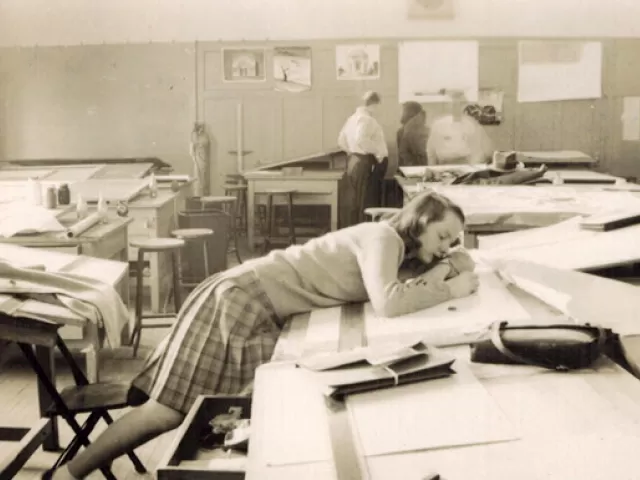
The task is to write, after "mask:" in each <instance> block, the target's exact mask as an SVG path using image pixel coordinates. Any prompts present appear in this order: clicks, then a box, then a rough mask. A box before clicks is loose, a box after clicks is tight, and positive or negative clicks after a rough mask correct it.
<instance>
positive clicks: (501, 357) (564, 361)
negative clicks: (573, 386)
mask: <svg viewBox="0 0 640 480" xmlns="http://www.w3.org/2000/svg"><path fill="white" fill-rule="evenodd" d="M616 338H617V336H616V335H615V334H614V333H613V332H612V331H611V330H610V329H605V328H600V327H592V326H590V325H535V326H514V327H510V326H508V325H507V322H497V323H495V324H493V325H492V326H491V329H490V334H489V335H488V337H487V338H486V339H484V340H482V341H480V342H479V343H476V344H475V345H472V347H471V361H472V362H476V363H498V364H511V365H513V364H521V365H534V366H538V367H543V368H548V369H551V370H565V371H566V370H575V369H579V368H586V367H589V366H590V365H591V364H592V363H593V362H594V361H595V360H596V359H597V358H598V357H600V356H601V355H602V354H603V353H606V351H607V350H608V348H609V347H610V346H611V343H612V342H614V341H615V339H616Z"/></svg>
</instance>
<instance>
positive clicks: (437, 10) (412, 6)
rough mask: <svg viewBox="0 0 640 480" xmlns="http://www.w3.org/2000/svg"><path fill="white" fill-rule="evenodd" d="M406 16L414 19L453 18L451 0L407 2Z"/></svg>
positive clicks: (413, 0)
mask: <svg viewBox="0 0 640 480" xmlns="http://www.w3.org/2000/svg"><path fill="white" fill-rule="evenodd" d="M407 2H408V16H409V18H415V19H421V18H423V19H450V18H453V17H454V14H455V11H454V8H453V0H407Z"/></svg>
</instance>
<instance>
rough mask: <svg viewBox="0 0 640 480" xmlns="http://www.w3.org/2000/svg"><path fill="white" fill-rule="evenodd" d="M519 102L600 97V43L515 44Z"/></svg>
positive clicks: (567, 41) (553, 41)
mask: <svg viewBox="0 0 640 480" xmlns="http://www.w3.org/2000/svg"><path fill="white" fill-rule="evenodd" d="M518 60H519V65H518V101H519V102H544V101H557V100H573V99H585V98H600V97H601V96H602V43H601V42H580V41H575V40H562V41H558V40H534V41H530V40H526V41H520V42H519V43H518Z"/></svg>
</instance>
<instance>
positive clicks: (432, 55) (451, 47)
mask: <svg viewBox="0 0 640 480" xmlns="http://www.w3.org/2000/svg"><path fill="white" fill-rule="evenodd" d="M398 87H399V92H398V96H399V100H400V102H406V101H410V100H412V101H416V102H420V103H430V102H446V101H448V97H446V96H444V95H442V94H441V93H440V91H441V90H443V89H447V90H463V91H464V92H465V95H466V97H467V100H468V101H470V102H476V101H477V100H478V42H477V41H422V42H420V41H415V42H402V43H400V45H399V46H398Z"/></svg>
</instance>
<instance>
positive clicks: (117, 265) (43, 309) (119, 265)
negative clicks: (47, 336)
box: [0, 243, 130, 450]
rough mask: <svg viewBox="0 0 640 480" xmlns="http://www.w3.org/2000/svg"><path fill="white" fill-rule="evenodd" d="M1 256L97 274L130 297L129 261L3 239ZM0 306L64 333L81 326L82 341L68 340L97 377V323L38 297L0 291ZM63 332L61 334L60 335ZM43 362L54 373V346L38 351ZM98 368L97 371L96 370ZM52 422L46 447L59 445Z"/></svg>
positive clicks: (43, 401)
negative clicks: (44, 321) (21, 297)
mask: <svg viewBox="0 0 640 480" xmlns="http://www.w3.org/2000/svg"><path fill="white" fill-rule="evenodd" d="M0 259H2V260H5V261H9V262H11V263H13V264H16V265H22V266H32V265H44V266H45V268H46V269H47V270H48V271H51V272H58V271H60V272H69V273H75V274H77V275H83V276H86V277H90V278H98V279H100V280H101V281H102V282H104V283H107V284H108V285H111V286H113V287H114V288H115V289H116V290H117V291H119V292H121V296H122V298H123V300H125V299H128V297H129V293H128V273H129V264H128V263H125V262H117V261H113V260H104V259H100V258H94V257H89V256H84V255H70V254H67V253H62V252H57V251H49V250H41V249H30V248H24V247H21V246H18V245H10V244H3V243H0ZM125 304H126V303H125ZM0 308H2V310H10V314H11V315H13V316H20V317H26V318H36V319H47V320H50V321H54V322H55V323H57V324H62V325H64V326H63V327H61V328H60V329H59V332H60V333H61V332H62V331H64V330H69V329H82V330H83V338H82V340H81V341H69V340H67V341H66V343H67V345H68V346H69V348H73V349H75V350H77V349H82V351H83V352H84V353H85V354H86V362H87V373H88V374H89V377H92V378H90V380H91V381H95V380H97V378H95V377H97V372H98V371H99V363H98V360H99V356H98V350H99V349H100V348H101V346H102V344H101V340H100V338H101V337H102V334H101V333H100V332H99V331H98V328H97V326H96V325H94V324H92V323H90V322H87V321H86V319H84V318H82V317H79V316H78V315H77V314H74V313H73V312H70V311H69V310H68V309H66V308H63V307H57V306H55V305H51V304H46V303H42V302H39V301H36V300H26V301H17V300H15V299H14V298H13V297H10V296H8V295H0ZM129 328H130V326H129V325H126V326H125V328H124V329H123V331H122V335H121V337H122V341H123V343H126V342H128V340H129ZM61 336H62V335H61ZM37 353H38V356H39V360H40V362H41V363H42V364H43V365H44V366H45V369H46V370H48V371H49V372H50V376H51V378H55V376H54V373H53V372H54V370H53V368H54V361H53V353H52V350H51V349H44V350H41V351H40V352H38V351H37ZM94 372H96V374H94ZM39 398H40V402H39V404H40V411H41V413H42V412H43V411H44V409H45V408H47V407H48V406H49V404H50V399H49V398H48V396H47V395H46V394H45V393H44V391H43V390H41V389H39ZM52 422H53V431H54V434H53V435H52V436H51V437H49V439H48V440H47V443H46V445H47V448H50V449H54V450H55V449H56V448H57V445H58V440H57V433H56V432H57V429H56V425H57V424H56V421H55V419H54V420H53V421H52Z"/></svg>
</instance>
